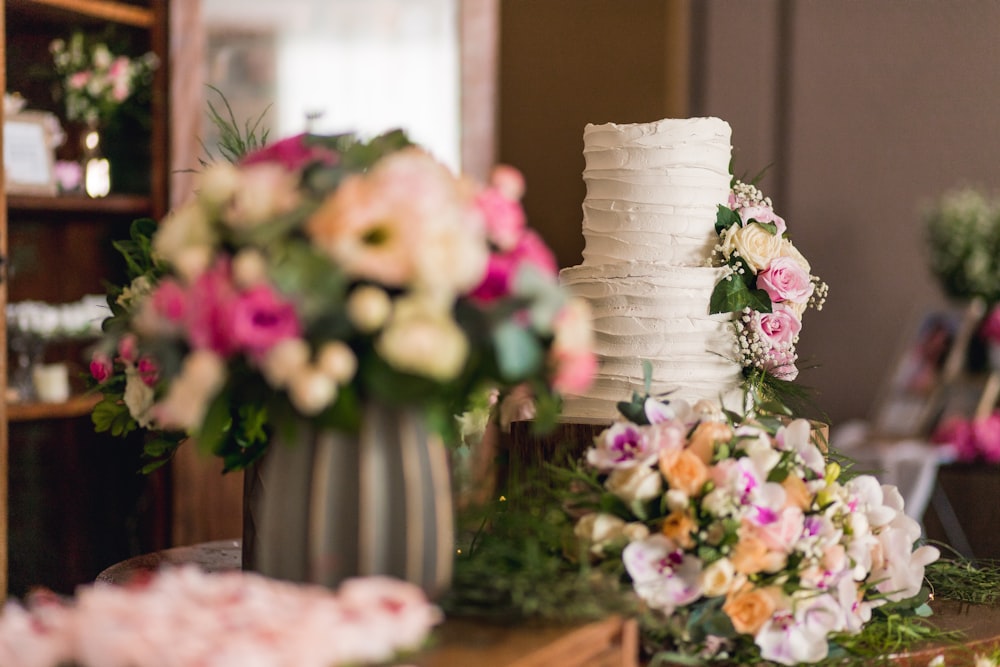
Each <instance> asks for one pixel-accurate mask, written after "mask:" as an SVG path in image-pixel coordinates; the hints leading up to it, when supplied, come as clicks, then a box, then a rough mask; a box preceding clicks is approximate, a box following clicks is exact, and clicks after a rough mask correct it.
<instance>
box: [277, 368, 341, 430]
mask: <svg viewBox="0 0 1000 667" xmlns="http://www.w3.org/2000/svg"><path fill="white" fill-rule="evenodd" d="M288 398H289V400H291V402H292V405H293V406H295V409H296V410H298V411H299V412H301V413H302V414H304V415H306V416H307V417H312V416H314V415H318V414H319V413H320V412H322V411H323V410H325V409H326V408H327V407H329V406H330V405H331V404H332V403H333V402H334V400H335V399H336V398H337V384H336V383H335V382H334V381H333V379H332V378H331V377H330V376H329V375H327V374H326V373H324V372H322V371H320V370H319V369H317V368H313V367H310V366H307V367H305V368H299V369H298V371H297V372H296V373H295V374H294V375H292V377H291V379H290V380H289V381H288Z"/></svg>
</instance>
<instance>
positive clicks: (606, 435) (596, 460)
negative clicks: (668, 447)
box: [587, 422, 657, 472]
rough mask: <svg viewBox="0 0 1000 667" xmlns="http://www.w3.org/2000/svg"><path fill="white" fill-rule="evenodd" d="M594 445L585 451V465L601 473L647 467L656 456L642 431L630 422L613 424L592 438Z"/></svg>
mask: <svg viewBox="0 0 1000 667" xmlns="http://www.w3.org/2000/svg"><path fill="white" fill-rule="evenodd" d="M594 444H595V446H594V447H592V448H591V449H589V450H588V451H587V463H589V464H590V465H592V466H594V467H595V468H597V469H598V470H600V471H602V472H607V471H609V470H615V469H619V468H632V467H634V466H636V465H639V464H645V465H648V464H650V463H652V461H653V460H654V459H655V458H656V455H657V453H656V451H654V449H653V447H651V446H650V441H649V438H647V437H646V433H645V432H644V431H643V429H642V428H640V427H639V426H637V425H635V424H632V423H630V422H615V423H614V424H612V425H611V426H610V427H609V428H607V429H605V430H604V431H603V432H601V434H600V435H598V436H597V437H596V438H594Z"/></svg>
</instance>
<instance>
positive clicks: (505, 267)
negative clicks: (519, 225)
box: [471, 229, 558, 302]
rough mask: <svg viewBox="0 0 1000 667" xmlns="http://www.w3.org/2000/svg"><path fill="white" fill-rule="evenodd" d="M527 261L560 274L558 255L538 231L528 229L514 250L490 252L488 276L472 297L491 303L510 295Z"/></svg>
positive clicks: (524, 231)
mask: <svg viewBox="0 0 1000 667" xmlns="http://www.w3.org/2000/svg"><path fill="white" fill-rule="evenodd" d="M523 264H529V265H532V266H535V267H537V268H539V269H541V270H542V272H543V273H545V274H546V275H551V276H555V275H556V274H557V273H558V265H557V264H556V260H555V256H554V255H553V254H552V251H551V250H549V248H548V246H546V245H545V241H543V240H542V238H541V237H540V236H539V235H538V234H536V233H535V231H534V230H531V229H524V230H523V232H522V234H521V237H520V238H519V239H518V241H517V245H516V246H515V247H514V249H513V250H511V251H510V252H506V253H494V254H493V255H490V259H489V264H488V265H487V268H486V276H485V277H484V278H483V281H482V283H480V284H479V286H478V287H477V288H476V289H474V290H473V291H472V293H471V296H472V297H473V298H475V299H479V300H480V301H484V302H490V301H493V300H495V299H500V298H503V297H505V296H507V295H509V294H510V290H511V287H512V283H513V280H514V276H515V275H517V271H518V269H520V268H521V266H522V265H523Z"/></svg>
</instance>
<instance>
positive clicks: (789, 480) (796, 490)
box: [781, 475, 812, 511]
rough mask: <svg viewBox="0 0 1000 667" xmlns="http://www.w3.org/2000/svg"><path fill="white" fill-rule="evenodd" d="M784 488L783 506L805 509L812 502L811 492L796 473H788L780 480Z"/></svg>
mask: <svg viewBox="0 0 1000 667" xmlns="http://www.w3.org/2000/svg"><path fill="white" fill-rule="evenodd" d="M781 486H782V487H783V488H784V489H785V507H798V508H799V509H800V510H802V511H805V510H807V509H809V505H811V504H812V494H810V493H809V487H807V486H806V483H805V482H804V481H802V478H801V477H799V476H798V475H789V476H788V477H786V478H785V479H784V481H782V482H781Z"/></svg>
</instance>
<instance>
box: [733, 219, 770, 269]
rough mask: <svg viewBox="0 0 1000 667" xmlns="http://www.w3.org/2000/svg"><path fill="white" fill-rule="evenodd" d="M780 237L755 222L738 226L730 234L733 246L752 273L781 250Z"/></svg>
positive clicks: (767, 262)
mask: <svg viewBox="0 0 1000 667" xmlns="http://www.w3.org/2000/svg"><path fill="white" fill-rule="evenodd" d="M781 240H782V239H781V237H780V236H778V235H777V234H772V233H771V232H769V231H768V230H767V229H765V228H764V227H761V226H760V225H758V224H757V223H756V222H751V223H750V224H749V225H747V226H746V227H740V228H739V229H737V230H736V231H735V232H734V233H733V234H732V244H733V247H734V248H735V249H736V251H737V252H739V254H740V257H741V258H743V261H744V262H746V263H747V266H748V267H749V268H750V270H751V271H753V272H754V273H759V272H760V271H762V270H763V269H766V268H767V267H768V266H769V265H770V264H771V260H772V259H774V258H775V257H777V256H778V254H779V253H780V252H781Z"/></svg>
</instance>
